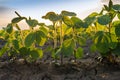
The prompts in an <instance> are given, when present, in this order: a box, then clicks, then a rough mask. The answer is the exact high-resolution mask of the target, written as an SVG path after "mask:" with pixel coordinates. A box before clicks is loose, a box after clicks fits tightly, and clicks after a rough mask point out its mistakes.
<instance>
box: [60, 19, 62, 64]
mask: <svg viewBox="0 0 120 80" xmlns="http://www.w3.org/2000/svg"><path fill="white" fill-rule="evenodd" d="M62 32H63V30H62V21H60V45H62V44H63V36H62ZM60 55H61V65H62V64H63V53H62V52H61V54H60Z"/></svg>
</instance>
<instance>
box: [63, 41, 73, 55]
mask: <svg viewBox="0 0 120 80" xmlns="http://www.w3.org/2000/svg"><path fill="white" fill-rule="evenodd" d="M74 47H75V43H74V41H73V40H72V39H67V40H65V41H64V42H63V44H62V48H61V53H62V54H63V55H64V56H70V55H72V54H73V52H74Z"/></svg>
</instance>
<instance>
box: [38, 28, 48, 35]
mask: <svg viewBox="0 0 120 80" xmlns="http://www.w3.org/2000/svg"><path fill="white" fill-rule="evenodd" d="M40 31H42V32H44V33H45V35H47V34H48V29H47V28H46V27H44V26H41V27H40Z"/></svg>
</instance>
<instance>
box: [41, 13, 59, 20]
mask: <svg viewBox="0 0 120 80" xmlns="http://www.w3.org/2000/svg"><path fill="white" fill-rule="evenodd" d="M42 18H44V19H49V20H50V21H58V20H60V19H61V17H60V16H58V15H57V14H56V13H54V12H48V13H47V14H46V15H45V16H43V17H42Z"/></svg>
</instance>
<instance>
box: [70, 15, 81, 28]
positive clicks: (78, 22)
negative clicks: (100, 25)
mask: <svg viewBox="0 0 120 80" xmlns="http://www.w3.org/2000/svg"><path fill="white" fill-rule="evenodd" d="M71 20H72V22H73V26H74V27H75V28H80V27H83V21H82V20H81V19H79V18H77V17H72V18H71Z"/></svg>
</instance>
